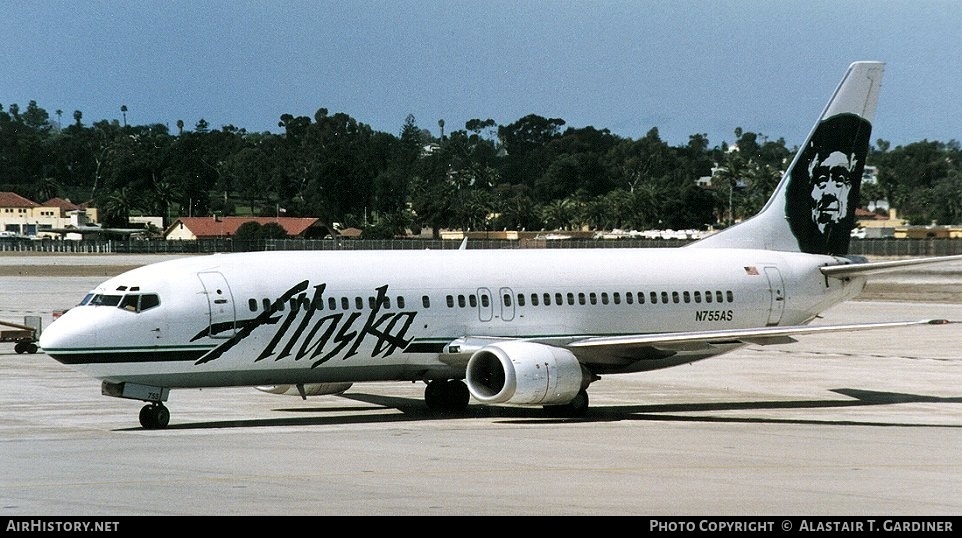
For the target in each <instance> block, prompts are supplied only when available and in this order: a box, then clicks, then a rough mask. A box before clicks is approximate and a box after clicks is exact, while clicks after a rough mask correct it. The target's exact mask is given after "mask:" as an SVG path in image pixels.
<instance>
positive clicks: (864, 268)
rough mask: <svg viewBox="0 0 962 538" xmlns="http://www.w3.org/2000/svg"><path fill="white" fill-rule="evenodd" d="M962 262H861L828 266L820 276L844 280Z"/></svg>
mask: <svg viewBox="0 0 962 538" xmlns="http://www.w3.org/2000/svg"><path fill="white" fill-rule="evenodd" d="M953 261H955V262H957V261H962V255H957V256H939V257H935V258H913V259H909V260H888V261H884V262H863V263H850V264H844V265H829V266H826V267H821V268H820V269H821V271H822V274H824V275H825V276H830V277H835V278H845V277H849V276H869V275H876V274H879V273H887V272H889V271H897V270H899V269H904V268H906V267H914V266H919V265H931V264H936V263H945V262H953Z"/></svg>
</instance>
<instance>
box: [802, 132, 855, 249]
mask: <svg viewBox="0 0 962 538" xmlns="http://www.w3.org/2000/svg"><path fill="white" fill-rule="evenodd" d="M871 134H872V125H871V124H870V123H869V122H868V121H866V120H865V119H863V118H861V117H859V116H857V115H855V114H839V115H836V116H832V117H831V118H828V119H825V120H823V121H822V122H821V123H820V124H819V125H818V127H817V128H816V129H815V132H814V133H812V137H811V139H809V141H808V143H807V144H806V145H805V148H804V149H803V150H802V153H801V155H799V156H798V159H797V161H796V162H795V164H794V166H793V167H792V169H791V170H790V171H789V176H790V177H789V183H788V191H787V193H786V198H787V200H786V204H785V217H786V218H787V219H788V224H789V226H790V228H791V231H792V235H794V236H795V239H797V240H798V247H799V249H800V250H801V251H802V252H805V253H808V254H829V255H833V256H844V255H846V254H848V242H849V237H850V232H851V229H852V227H853V226H854V225H855V208H856V207H857V204H858V199H859V187H860V184H861V182H862V170H863V168H864V166H865V159H866V157H867V156H868V147H869V144H868V141H869V137H870V136H871Z"/></svg>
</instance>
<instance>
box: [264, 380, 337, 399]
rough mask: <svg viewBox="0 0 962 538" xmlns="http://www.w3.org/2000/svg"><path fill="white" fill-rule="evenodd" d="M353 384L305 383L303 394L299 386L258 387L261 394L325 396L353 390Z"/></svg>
mask: <svg viewBox="0 0 962 538" xmlns="http://www.w3.org/2000/svg"><path fill="white" fill-rule="evenodd" d="M351 385H353V383H304V384H303V385H301V388H302V389H303V391H304V392H303V393H301V391H300V390H299V389H298V386H297V385H262V386H259V387H256V388H257V390H259V391H261V392H268V393H270V394H283V395H285V396H301V397H307V396H323V395H325V394H340V393H342V392H344V391H346V390H347V389H349V388H351Z"/></svg>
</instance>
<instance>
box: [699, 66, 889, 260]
mask: <svg viewBox="0 0 962 538" xmlns="http://www.w3.org/2000/svg"><path fill="white" fill-rule="evenodd" d="M884 65H885V64H883V63H880V62H855V63H853V64H852V65H850V66H849V68H848V72H846V73H845V77H843V78H842V82H841V83H840V84H839V86H838V88H837V89H836V90H835V93H834V94H833V95H832V98H831V99H830V100H829V102H828V105H827V106H826V107H825V110H824V111H823V112H822V115H821V116H819V119H818V122H817V123H816V124H815V127H814V128H813V129H812V132H811V133H810V134H809V135H808V139H807V140H806V141H805V144H804V145H802V146H801V149H800V150H799V151H798V153H797V154H796V155H795V159H794V160H793V161H792V164H791V165H790V166H789V168H788V171H787V172H785V175H784V176H782V180H781V182H779V184H778V187H776V189H775V193H774V194H773V195H772V197H771V198H770V199H769V200H768V203H767V204H765V207H764V208H762V210H761V212H759V213H758V214H757V215H755V216H754V217H752V218H751V219H748V220H746V221H745V222H742V223H740V224H738V225H736V226H733V227H731V228H728V229H726V230H723V231H721V232H719V233H717V234H715V235H712V236H709V237H707V238H705V239H702V240H701V241H698V242H696V243H692V244H691V247H713V248H756V249H768V250H780V251H789V252H806V253H809V254H829V255H835V256H844V255H846V254H848V242H849V237H850V236H851V231H852V228H853V227H854V226H855V209H856V207H858V203H859V187H860V186H861V183H862V171H863V169H864V167H865V157H866V155H868V147H869V139H870V137H871V134H872V119H873V117H874V116H875V106H876V104H877V103H878V92H879V86H880V84H881V81H882V71H883V68H884Z"/></svg>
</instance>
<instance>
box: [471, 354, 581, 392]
mask: <svg viewBox="0 0 962 538" xmlns="http://www.w3.org/2000/svg"><path fill="white" fill-rule="evenodd" d="M465 377H466V379H465V381H466V382H467V385H468V390H469V391H470V392H471V396H474V399H476V400H478V401H479V402H481V403H485V404H497V403H509V404H518V405H563V404H566V403H568V402H570V401H571V400H572V399H574V397H575V396H577V395H578V392H580V391H581V389H582V388H583V386H582V383H583V381H584V374H583V373H582V370H581V364H580V363H579V362H578V359H576V358H575V356H574V354H572V353H571V352H570V351H568V350H566V349H561V348H559V347H554V346H547V345H544V344H536V343H533V342H521V341H509V342H500V343H497V344H491V345H487V346H484V347H483V348H481V349H479V350H478V351H476V352H475V353H474V354H473V355H471V359H469V360H468V366H467V372H466V375H465Z"/></svg>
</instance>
